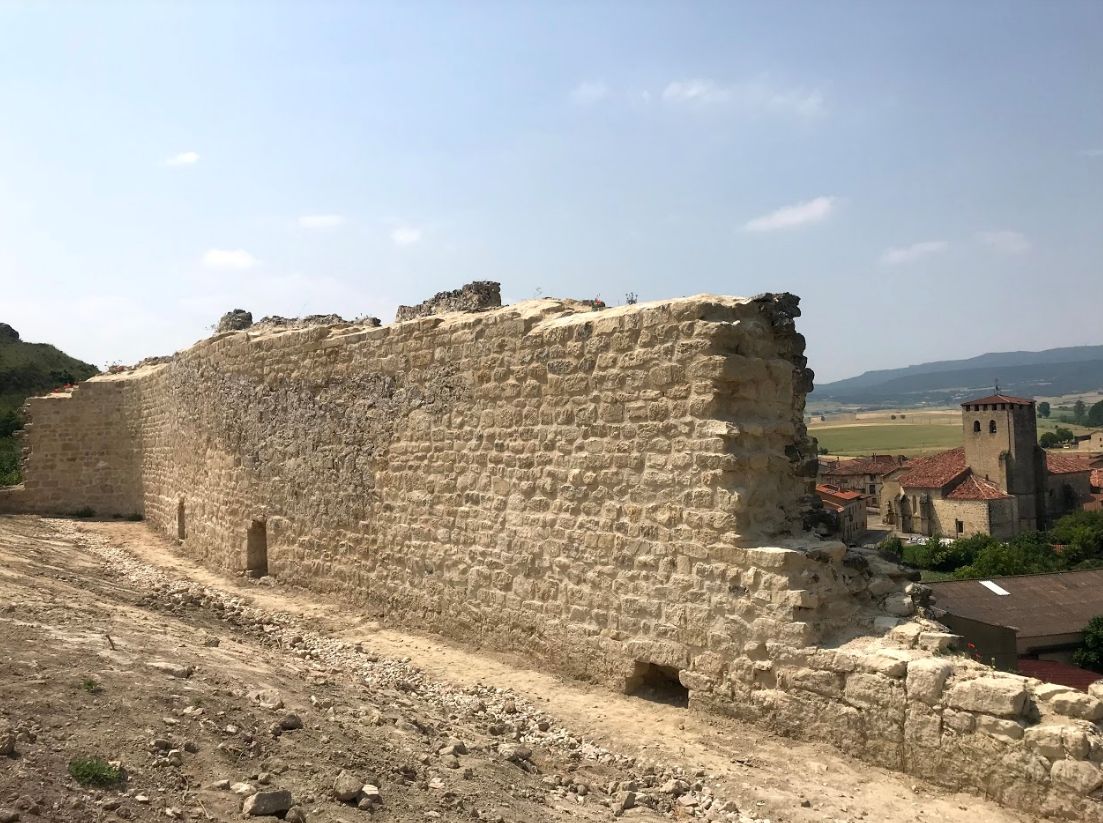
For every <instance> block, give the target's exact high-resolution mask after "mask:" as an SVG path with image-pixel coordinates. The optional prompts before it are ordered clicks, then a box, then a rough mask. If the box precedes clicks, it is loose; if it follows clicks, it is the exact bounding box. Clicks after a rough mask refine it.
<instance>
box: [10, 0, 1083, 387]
mask: <svg viewBox="0 0 1103 823" xmlns="http://www.w3.org/2000/svg"><path fill="white" fill-rule="evenodd" d="M473 279H494V280H500V281H501V282H502V284H503V294H504V296H505V297H506V298H507V299H508V300H513V301H515V300H520V299H524V298H527V297H532V296H535V295H537V294H543V295H549V296H570V297H592V296H595V295H600V296H601V297H602V298H604V299H605V300H606V301H607V302H609V303H613V304H615V303H619V302H622V301H623V299H624V295H625V294H626V293H627V292H629V291H633V292H637V293H638V294H639V296H640V299H641V300H651V299H659V298H663V297H669V296H677V295H688V294H695V293H700V292H714V293H722V294H735V295H750V294H755V293H759V292H763V291H792V292H794V293H796V294H799V295H800V296H801V297H802V305H803V309H804V317H803V318H802V319H801V321H800V324H799V328H800V329H801V330H802V331H803V332H804V334H805V335H806V336H807V338H808V353H809V357H810V360H811V365H812V366H813V368H815V369H816V371H817V373H818V375H819V379H820V380H821V381H823V380H830V379H837V378H841V377H846V376H850V375H852V374H856V373H858V372H861V371H863V370H866V369H870V368H885V367H894V366H902V365H907V364H909V363H916V362H921V361H926V360H932V359H940V358H951V357H959V356H961V357H964V356H970V355H974V354H978V353H981V352H984V351H998V350H1009V349H1039V348H1048V347H1053V346H1061V345H1077V344H1089V343H1095V344H1098V343H1101V342H1103V320H1101V315H1100V310H1101V309H1100V307H1101V306H1103V3H1099V2H1074V0H1061V2H1041V1H1040V0H1039V1H1038V2H1029V3H1022V2H1007V1H1005V2H998V3H997V2H970V3H961V2H952V3H940V2H922V3H920V2H915V3H904V2H893V3H881V2H850V3H844V2H830V3H818V2H817V3H811V2H809V3H797V2H769V3H737V2H723V3H673V2H671V3H660V2H625V3H613V2H558V1H557V2H550V1H549V2H544V3H535V2H529V3H522V2H509V3H507V2H504V1H503V2H451V3H428V2H401V3H383V2H380V3H368V2H357V3H330V2H310V3H305V2H304V3H279V2H267V3H261V2H252V3H249V2H229V1H228V0H223V2H218V3H215V2H195V3H191V4H184V3H152V2H149V3H144V4H143V3H137V2H121V0H119V2H103V3H94V2H85V3H75V2H72V3H49V2H43V3H30V2H28V3H10V2H8V3H0V295H2V296H0V321H4V322H8V323H10V324H12V325H13V326H15V327H16V328H17V329H18V330H19V331H20V332H21V333H22V334H23V337H24V338H25V339H31V340H44V341H49V342H53V343H55V344H57V345H59V346H61V347H62V348H64V349H65V350H66V351H68V352H70V353H71V354H73V355H76V356H79V357H82V358H84V359H87V360H90V361H92V362H95V363H97V364H99V365H101V366H102V365H103V364H105V363H108V362H115V361H119V362H134V361H136V360H138V359H140V358H142V357H144V356H147V355H153V354H163V353H167V352H170V351H173V350H176V349H178V348H181V347H184V346H187V345H189V344H190V343H192V342H193V341H194V340H196V339H198V338H200V337H202V336H205V334H206V333H207V332H208V327H209V326H210V325H211V324H212V323H213V322H215V321H216V320H217V318H218V316H219V315H220V314H221V313H222V312H224V311H226V310H228V309H230V308H235V307H242V308H246V309H249V310H251V311H252V312H253V313H254V315H255V316H256V317H258V318H259V317H260V316H261V315H264V314H272V313H275V314H283V315H298V314H306V313H320V312H326V313H328V312H335V313H338V314H341V315H344V316H346V317H354V316H357V315H361V314H374V315H378V316H380V317H382V318H383V319H384V320H385V321H389V320H390V319H391V317H393V312H394V309H395V306H396V305H397V304H399V303H410V302H417V301H419V300H421V299H423V298H425V297H427V296H429V295H431V294H433V293H434V292H436V291H439V290H442V289H446V288H453V287H456V286H458V285H460V284H462V283H464V282H467V281H469V280H473Z"/></svg>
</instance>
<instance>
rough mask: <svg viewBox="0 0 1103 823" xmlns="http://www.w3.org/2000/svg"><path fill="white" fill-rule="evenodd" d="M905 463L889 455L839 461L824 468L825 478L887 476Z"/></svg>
mask: <svg viewBox="0 0 1103 823" xmlns="http://www.w3.org/2000/svg"><path fill="white" fill-rule="evenodd" d="M905 462H907V461H906V460H904V458H902V457H894V456H893V455H891V454H875V455H872V456H870V457H859V458H857V459H855V460H840V461H839V462H837V463H833V464H831V465H830V466H825V467H824V470H823V474H824V476H825V477H827V476H833V477H852V476H854V475H858V474H888V473H889V472H890V471H892V470H893V469H898V468H900V467H901V466H903V465H904V463H905Z"/></svg>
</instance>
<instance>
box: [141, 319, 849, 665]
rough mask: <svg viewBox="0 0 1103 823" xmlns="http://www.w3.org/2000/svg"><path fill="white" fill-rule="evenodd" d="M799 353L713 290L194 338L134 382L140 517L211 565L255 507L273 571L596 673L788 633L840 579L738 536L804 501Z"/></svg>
mask: <svg viewBox="0 0 1103 823" xmlns="http://www.w3.org/2000/svg"><path fill="white" fill-rule="evenodd" d="M802 345H803V341H802V340H800V338H799V336H798V335H796V333H795V332H794V330H793V324H792V317H791V315H789V314H787V313H786V309H785V307H782V306H779V305H778V302H777V301H776V300H773V299H767V300H763V301H758V302H750V301H733V300H724V299H720V298H715V299H709V300H686V301H673V302H670V303H665V304H660V305H653V306H639V307H630V308H626V309H621V310H615V311H608V312H601V313H596V312H590V311H589V310H588V309H587V310H585V311H578V310H577V309H575V308H571V307H568V306H566V305H564V304H562V303H560V302H557V301H536V302H533V303H529V304H522V305H520V306H515V307H511V308H507V309H500V310H497V311H492V312H487V313H482V314H477V315H468V314H453V315H445V316H443V317H430V318H425V319H421V320H415V321H411V322H406V323H400V324H396V325H392V326H388V327H384V328H378V329H360V328H346V329H331V328H313V329H306V330H297V331H288V332H283V333H276V334H273V333H263V334H260V335H252V334H250V333H248V332H242V333H236V334H231V335H227V336H223V337H220V338H215V339H212V340H210V341H207V342H205V343H203V344H200V345H199V346H197V347H196V348H194V349H192V350H190V351H188V352H185V353H183V354H182V355H180V356H179V357H178V358H176V360H175V361H174V362H172V363H171V364H169V365H167V366H164V367H162V368H160V369H159V370H157V371H155V372H154V373H152V374H150V375H148V376H146V377H143V378H141V383H142V388H141V392H140V395H141V397H142V402H141V410H140V416H141V419H142V421H143V423H142V427H143V431H144V438H145V442H144V449H143V455H144V470H143V476H144V478H145V482H146V494H145V504H146V505H145V511H146V515H147V518H148V519H149V520H150V522H151V523H153V524H155V525H156V526H158V527H160V528H162V529H163V530H165V531H166V532H168V533H169V534H176V533H177V532H178V524H177V517H178V514H179V512H180V511H181V504H182V505H183V513H184V515H183V516H184V522H185V525H184V533H185V534H186V537H185V547H186V549H187V550H188V551H189V552H194V553H196V554H198V555H200V556H202V557H204V559H206V560H207V561H208V562H211V563H214V564H218V565H220V566H223V567H225V568H229V569H241V568H243V567H245V565H247V561H246V554H247V552H246V542H247V531H248V529H249V527H250V525H251V524H252V523H253V522H254V521H263V522H264V523H265V529H266V533H267V541H268V569H269V571H270V572H271V573H273V574H275V575H276V576H278V577H281V578H284V579H287V580H293V581H298V582H302V583H307V584H309V585H310V586H312V587H314V588H317V589H320V590H324V591H330V592H338V593H340V594H342V595H343V596H347V597H349V598H351V599H352V600H355V601H358V602H361V603H364V604H366V605H367V606H368V607H370V608H371V609H373V610H375V611H376V612H377V613H379V614H380V615H382V616H385V617H387V618H389V619H395V620H401V621H402V622H404V623H407V624H410V623H414V624H418V625H422V626H425V627H426V628H431V629H433V630H437V631H441V632H443V633H445V634H449V635H451V636H460V637H471V638H478V639H479V640H481V641H484V642H485V641H490V642H493V643H496V644H497V645H499V646H502V647H505V648H514V649H522V650H524V651H526V652H527V653H529V654H534V655H538V656H543V657H545V658H547V659H549V660H554V661H555V662H556V663H557V665H560V666H561V667H565V668H570V669H572V671H573V672H574V673H576V674H580V675H585V676H591V677H599V678H602V679H606V680H610V681H617V680H618V679H619V680H620V681H623V679H624V678H625V677H628V676H630V674H631V671H632V667H633V664H634V662H635V661H637V660H646V661H650V662H655V663H661V664H662V665H671V666H675V667H677V668H688V666H689V661H690V658H691V657H692V655H693V654H694V653H695V652H699V651H701V650H704V649H707V648H708V647H709V646H710V644H711V645H714V646H715V645H717V644H719V643H721V642H723V644H726V645H725V648H727V647H729V646H730V645H731V644H732V643H733V638H736V639H737V640H738V641H739V642H741V641H742V640H743V639H750V638H757V639H760V640H766V639H775V638H777V639H785V640H786V641H787V642H797V643H806V642H810V641H811V640H813V639H814V638H815V637H816V636H817V633H818V632H820V631H822V630H823V627H824V626H827V625H829V624H831V622H832V621H833V620H834V621H836V622H840V623H841V622H843V621H845V620H846V619H849V617H850V615H851V613H852V612H853V610H854V607H853V605H852V603H851V598H850V596H849V593H848V592H847V591H846V589H845V588H843V587H842V586H839V585H836V583H837V581H829V582H825V583H819V584H816V583H814V582H812V579H811V578H809V581H805V582H802V580H801V579H800V575H801V573H802V572H803V571H804V570H806V569H807V568H808V567H809V566H815V561H813V560H810V559H809V558H808V556H807V555H806V554H804V553H802V552H793V551H788V550H784V549H780V548H777V549H774V548H765V549H763V548H756V547H758V546H761V545H763V544H764V543H769V542H770V541H771V540H773V539H777V538H779V537H780V538H790V537H792V534H791V532H792V529H793V525H792V524H794V523H799V521H800V516H801V509H802V507H803V506H804V505H805V504H806V493H807V480H806V479H805V478H804V477H802V476H801V472H802V471H804V470H805V468H806V455H803V454H801V453H799V449H798V446H799V444H801V443H802V442H803V423H802V410H803V408H802V407H803V392H802V391H798V390H797V386H796V383H797V381H801V380H806V379H807V378H806V376H805V373H804V361H803V357H802V356H801V349H802ZM833 586H834V588H832V587H833ZM813 588H814V589H817V591H816V592H814V593H813V592H812V591H810V589H813ZM710 635H716V636H715V637H713V638H712V639H711V640H710ZM721 636H723V638H724V640H723V641H721V640H720V639H719V638H720V637H721Z"/></svg>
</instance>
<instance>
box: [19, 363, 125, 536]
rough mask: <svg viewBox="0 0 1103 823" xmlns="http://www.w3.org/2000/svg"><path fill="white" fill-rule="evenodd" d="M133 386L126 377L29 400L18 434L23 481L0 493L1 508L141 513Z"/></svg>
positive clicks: (108, 513) (122, 514)
mask: <svg viewBox="0 0 1103 823" xmlns="http://www.w3.org/2000/svg"><path fill="white" fill-rule="evenodd" d="M136 390H137V386H136V384H135V383H133V382H132V381H130V380H120V379H112V378H105V379H101V380H95V381H90V382H85V383H81V384H80V385H79V386H76V387H75V388H73V389H72V390H71V391H69V392H59V393H56V394H51V395H48V396H46V397H35V398H31V399H30V400H29V401H28V403H27V416H28V420H29V421H30V422H29V423H28V424H27V425H26V427H25V429H24V431H23V433H22V437H23V440H24V452H25V454H24V466H23V471H24V475H25V477H26V480H25V483H24V487H23V488H22V489H18V490H14V491H11V492H9V493H8V494H7V495H6V496H5V497H6V499H5V498H0V511H4V510H5V509H9V510H21V511H34V512H41V513H54V514H74V513H76V512H78V511H83V512H85V513H87V512H93V513H95V514H98V515H106V516H112V515H114V516H120V517H125V516H129V515H134V514H138V513H140V512H141V511H142V473H141V471H140V462H141V420H140V419H139V418H138V417H137V416H136V415H134V414H133V413H132V411H131V410H132V407H133V404H132V402H131V401H132V398H133V395H134V394H135V392H136Z"/></svg>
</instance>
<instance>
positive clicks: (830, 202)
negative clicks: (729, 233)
mask: <svg viewBox="0 0 1103 823" xmlns="http://www.w3.org/2000/svg"><path fill="white" fill-rule="evenodd" d="M837 202H838V198H837V197H816V198H814V199H812V200H807V201H805V202H804V203H794V204H793V205H792V206H785V207H783V208H780V209H778V210H777V211H772V212H770V213H769V214H764V215H762V216H761V217H756V218H754V219H753V220H749V221H747V222H746V223H745V224H744V225H743V229H744V230H745V231H757V232H761V231H777V230H778V229H792V228H796V227H797V226H806V225H808V224H810V223H818V222H820V221H821V220H824V219H825V218H826V217H827V216H828V215H829V214H831V211H832V209H834V208H835V204H836V203H837Z"/></svg>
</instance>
